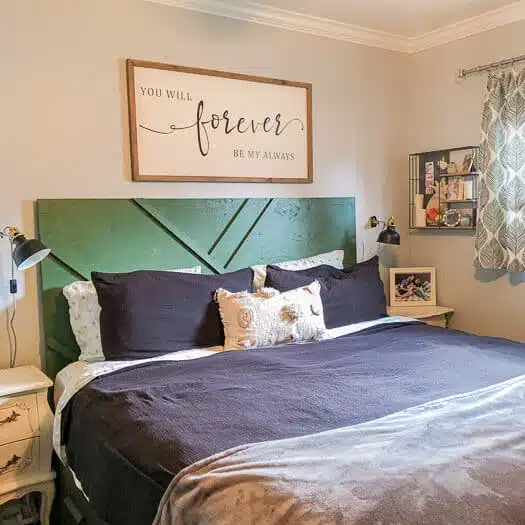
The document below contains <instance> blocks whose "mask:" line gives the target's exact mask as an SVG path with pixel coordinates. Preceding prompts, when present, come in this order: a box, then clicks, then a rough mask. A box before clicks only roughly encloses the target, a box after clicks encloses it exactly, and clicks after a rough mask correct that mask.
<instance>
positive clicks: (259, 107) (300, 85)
mask: <svg viewBox="0 0 525 525" xmlns="http://www.w3.org/2000/svg"><path fill="white" fill-rule="evenodd" d="M126 65H127V84H128V89H127V90H128V108H129V129H130V142H131V172H132V179H133V180H135V181H172V182H181V181H182V182H183V181H201V182H208V181H214V182H283V183H291V182H295V183H311V182H313V146H312V144H313V142H312V85H311V84H309V83H305V82H291V81H288V80H278V79H272V78H264V77H259V76H250V75H241V74H237V73H228V72H221V71H215V70H208V69H202V68H192V67H184V66H177V65H169V64H159V63H155V62H145V61H141V60H131V59H128V60H127V62H126Z"/></svg>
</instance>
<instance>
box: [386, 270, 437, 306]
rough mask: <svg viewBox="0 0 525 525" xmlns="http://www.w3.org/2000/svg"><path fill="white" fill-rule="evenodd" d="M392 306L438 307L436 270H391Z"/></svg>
mask: <svg viewBox="0 0 525 525" xmlns="http://www.w3.org/2000/svg"><path fill="white" fill-rule="evenodd" d="M390 305H391V306H407V307H408V306H436V269H435V268H432V267H418V268H390Z"/></svg>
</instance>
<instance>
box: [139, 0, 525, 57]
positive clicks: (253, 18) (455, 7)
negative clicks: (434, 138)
mask: <svg viewBox="0 0 525 525" xmlns="http://www.w3.org/2000/svg"><path fill="white" fill-rule="evenodd" d="M146 1H147V2H153V3H157V4H164V5H169V6H173V7H178V8H182V9H189V10H192V11H200V12H204V13H209V14H212V15H216V16H222V17H227V18H234V19H237V20H245V21H248V22H253V23H256V24H263V25H268V26H273V27H279V28H282V29H287V30H291V31H299V32H301V33H308V34H313V35H318V36H323V37H327V38H333V39H337V40H345V41H347V42H354V43H357V44H364V45H368V46H375V47H381V48H384V49H391V50H394V51H401V52H404V53H416V52H418V51H422V50H423V49H428V48H430V47H434V46H438V45H441V44H444V43H446V42H451V41H453V40H458V39H460V38H465V37H468V36H471V35H474V34H477V33H481V32H482V31H486V30H488V29H493V28H495V27H500V26H504V25H506V24H510V23H513V22H517V21H519V20H524V19H525V0H146Z"/></svg>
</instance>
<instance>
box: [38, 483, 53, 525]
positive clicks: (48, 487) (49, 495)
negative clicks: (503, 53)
mask: <svg viewBox="0 0 525 525" xmlns="http://www.w3.org/2000/svg"><path fill="white" fill-rule="evenodd" d="M40 493H41V494H42V501H41V502H40V525H49V519H50V515H51V507H52V505H53V499H54V497H55V483H54V482H53V481H50V482H48V483H45V484H43V485H42V488H41V489H40Z"/></svg>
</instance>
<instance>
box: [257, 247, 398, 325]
mask: <svg viewBox="0 0 525 525" xmlns="http://www.w3.org/2000/svg"><path fill="white" fill-rule="evenodd" d="M314 279H315V280H317V281H319V284H320V285H321V298H322V300H323V309H324V317H325V322H326V327H327V328H337V327H338V326H345V325H349V324H353V323H359V322H361V321H370V320H372V319H378V318H380V317H387V315H388V314H387V309H386V297H385V289H384V285H383V281H382V280H381V277H380V275H379V259H378V257H373V258H372V259H370V260H368V261H365V262H362V263H358V264H354V265H352V266H349V267H347V268H344V269H343V270H338V269H337V268H334V267H332V266H328V265H321V266H317V267H314V268H308V269H306V270H299V271H295V272H294V271H289V270H283V269H282V268H277V267H276V266H268V268H267V274H266V282H265V286H267V287H271V288H275V289H277V290H280V291H281V292H286V291H287V290H293V289H294V288H298V287H299V286H304V285H306V284H308V282H311V281H312V280H314Z"/></svg>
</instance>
